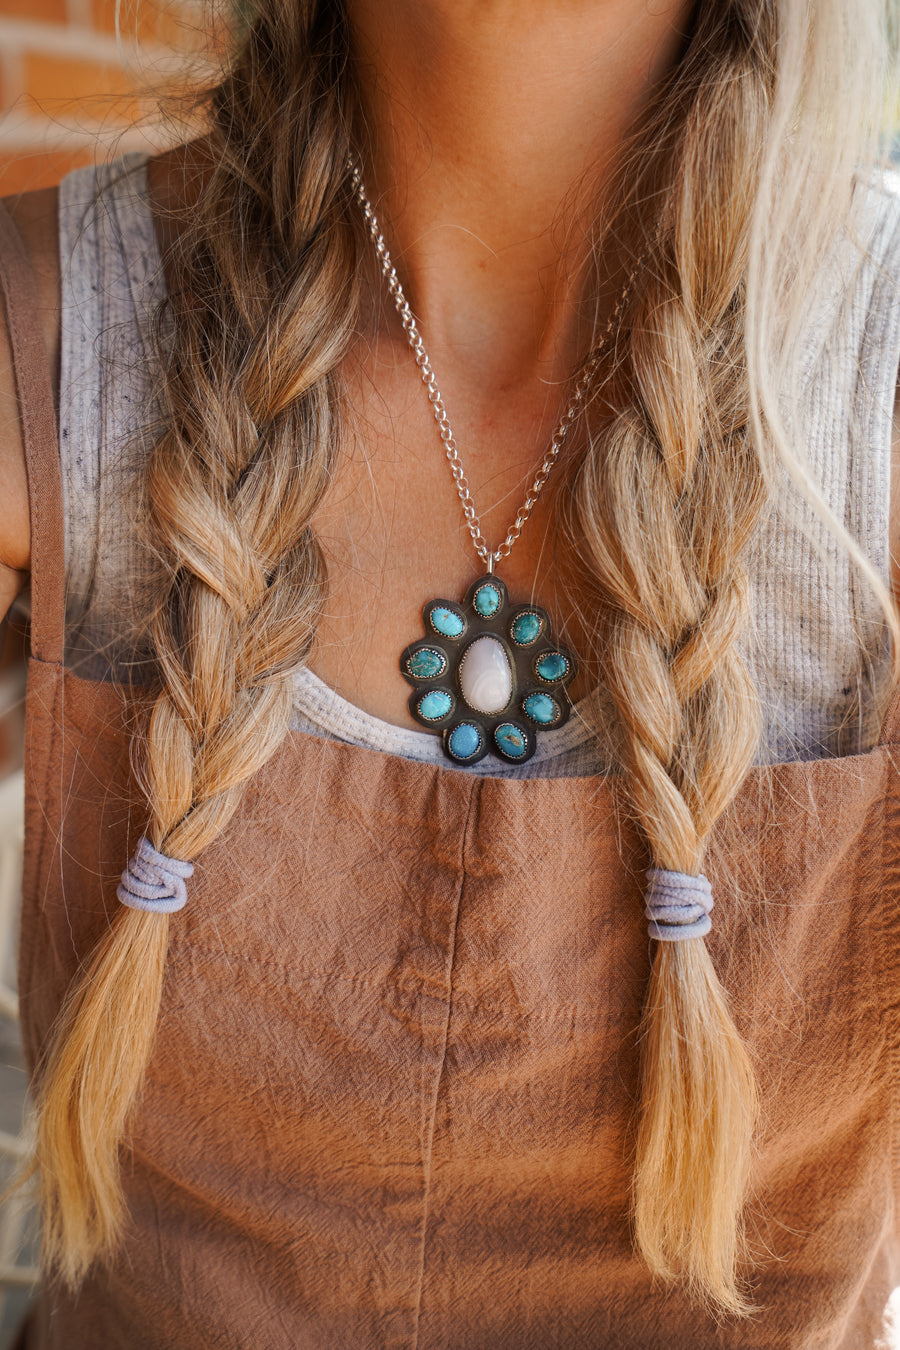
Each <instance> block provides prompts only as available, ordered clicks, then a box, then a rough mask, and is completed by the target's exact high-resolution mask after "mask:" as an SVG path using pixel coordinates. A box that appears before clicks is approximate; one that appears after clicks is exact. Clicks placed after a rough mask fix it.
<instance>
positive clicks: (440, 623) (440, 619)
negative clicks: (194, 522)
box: [429, 606, 466, 638]
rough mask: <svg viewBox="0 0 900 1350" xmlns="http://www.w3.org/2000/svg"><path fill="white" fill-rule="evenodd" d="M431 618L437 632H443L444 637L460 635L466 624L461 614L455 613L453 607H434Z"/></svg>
mask: <svg viewBox="0 0 900 1350" xmlns="http://www.w3.org/2000/svg"><path fill="white" fill-rule="evenodd" d="M429 618H430V619H431V626H432V628H434V630H435V631H436V632H438V633H441V634H443V636H444V637H450V638H455V637H459V635H460V633H461V632H462V630H463V629H464V628H465V626H466V625H465V623H464V622H463V620H462V619H461V618H460V617H459V615H458V614H454V613H453V610H452V609H444V608H442V607H441V606H438V608H437V609H433V610H432V611H431V614H430V615H429Z"/></svg>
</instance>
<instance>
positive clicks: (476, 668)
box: [459, 637, 512, 713]
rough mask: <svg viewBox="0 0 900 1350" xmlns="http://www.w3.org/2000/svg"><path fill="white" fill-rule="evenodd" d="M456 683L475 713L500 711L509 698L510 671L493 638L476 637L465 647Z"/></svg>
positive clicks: (498, 644)
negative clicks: (469, 645) (457, 682)
mask: <svg viewBox="0 0 900 1350" xmlns="http://www.w3.org/2000/svg"><path fill="white" fill-rule="evenodd" d="M459 685H460V688H461V690H462V696H463V698H464V699H465V700H466V702H467V703H468V705H469V707H470V708H473V709H474V710H475V712H481V713H497V712H502V711H503V709H504V708H505V707H506V705H507V703H508V702H509V700H510V699H511V698H512V670H511V669H510V665H509V658H508V657H507V655H506V652H505V651H504V650H503V647H502V645H501V643H499V642H498V641H497V639H496V638H494V637H480V638H476V639H475V641H474V642H473V643H472V645H471V647H467V648H466V651H465V654H464V656H463V659H462V662H461V663H460V667H459Z"/></svg>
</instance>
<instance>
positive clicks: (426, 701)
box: [416, 689, 453, 722]
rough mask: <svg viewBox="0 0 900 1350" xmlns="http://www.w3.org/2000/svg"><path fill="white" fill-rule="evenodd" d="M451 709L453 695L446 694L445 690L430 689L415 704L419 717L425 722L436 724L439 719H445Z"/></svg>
mask: <svg viewBox="0 0 900 1350" xmlns="http://www.w3.org/2000/svg"><path fill="white" fill-rule="evenodd" d="M452 707H453V695H452V694H448V693H447V691H446V689H432V690H431V692H430V693H428V694H426V695H425V696H424V698H420V699H419V701H418V703H417V704H416V708H417V709H418V713H419V716H420V717H424V719H425V721H426V722H437V721H438V719H439V718H441V717H446V716H447V713H448V712H449V711H450V709H451V708H452Z"/></svg>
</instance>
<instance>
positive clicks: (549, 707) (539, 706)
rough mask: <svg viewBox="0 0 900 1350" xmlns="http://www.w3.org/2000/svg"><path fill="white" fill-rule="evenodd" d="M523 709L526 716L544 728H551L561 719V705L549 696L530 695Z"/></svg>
mask: <svg viewBox="0 0 900 1350" xmlns="http://www.w3.org/2000/svg"><path fill="white" fill-rule="evenodd" d="M522 707H523V708H524V709H525V716H526V717H530V718H531V720H532V722H537V723H538V725H539V726H542V727H546V726H549V725H550V723H551V722H555V721H556V719H557V718H558V717H559V704H558V703H557V702H556V699H555V698H551V697H550V695H549V694H529V695H528V697H527V698H526V700H525V702H524V703H523V704H522Z"/></svg>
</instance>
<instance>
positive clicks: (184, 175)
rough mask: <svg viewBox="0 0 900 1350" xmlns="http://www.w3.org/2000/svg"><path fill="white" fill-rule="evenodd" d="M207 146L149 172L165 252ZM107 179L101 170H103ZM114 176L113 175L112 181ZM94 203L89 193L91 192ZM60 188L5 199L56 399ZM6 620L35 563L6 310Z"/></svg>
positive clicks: (0, 420) (1, 534)
mask: <svg viewBox="0 0 900 1350" xmlns="http://www.w3.org/2000/svg"><path fill="white" fill-rule="evenodd" d="M209 162H210V161H209V155H208V153H207V152H206V150H205V148H204V146H203V144H202V142H195V143H193V145H188V146H180V147H177V148H176V149H174V150H172V151H169V152H167V153H165V154H162V155H159V156H157V157H155V158H154V159H151V161H150V162H149V165H148V169H147V188H148V194H149V199H150V203H149V204H150V209H151V212H152V218H153V221H154V223H155V228H156V233H157V237H158V242H159V245H160V251H161V252H162V253H163V254H165V253H166V252H167V251H168V245H169V244H170V243H171V242H172V239H173V237H174V235H175V234H176V233H177V231H178V229H179V222H180V221H183V220H184V219H185V218H186V215H187V212H188V211H189V210H190V204H191V202H192V201H193V200H196V197H197V196H198V195H199V193H200V192H202V185H203V180H204V177H205V173H206V172H207V171H208V167H209ZM98 174H100V176H101V177H102V171H98ZM114 177H115V174H114V173H112V174H111V180H112V178H114ZM87 196H88V198H89V197H90V193H88V194H87ZM59 200H60V196H59V190H58V189H57V188H50V189H46V190H43V191H39V192H30V193H24V194H22V195H20V196H17V197H10V198H6V199H5V200H4V205H5V207H6V208H7V210H8V211H9V213H10V215H11V217H12V219H13V222H14V224H15V226H16V228H17V229H18V231H19V233H20V235H21V236H22V239H23V241H24V244H25V249H26V252H27V254H28V257H29V259H30V262H31V265H32V267H33V269H34V274H35V279H36V282H37V287H38V304H39V310H40V322H41V327H42V331H43V336H44V345H45V349H46V354H47V364H48V369H49V371H50V375H51V381H52V386H53V390H54V396H55V397H56V396H57V394H58V385H59V357H60V270H61V269H60V257H59V238H60V229H59ZM0 503H2V505H0V617H2V615H3V614H4V613H5V612H6V611H7V610H8V608H9V606H10V605H11V603H12V601H13V600H14V598H15V596H16V595H17V593H18V592H19V590H21V588H22V586H23V585H24V584H25V582H26V580H27V576H28V569H29V562H30V536H31V530H30V520H29V503H28V485H27V477H26V470H25V457H24V447H23V444H22V436H21V427H20V418H19V407H18V399H17V395H16V386H15V378H14V374H13V367H12V352H11V347H10V342H9V333H8V327H7V322H6V315H5V312H4V309H3V306H2V305H0Z"/></svg>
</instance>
